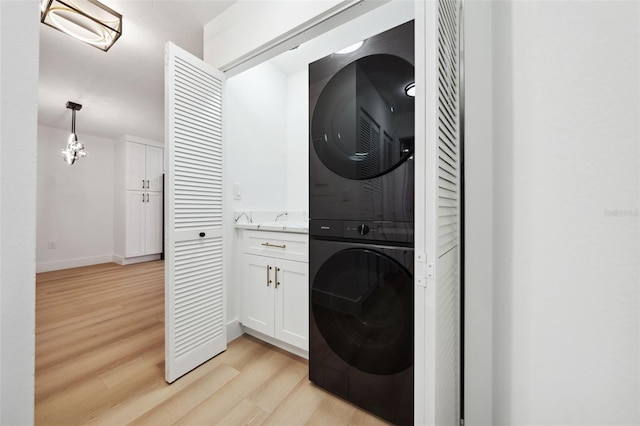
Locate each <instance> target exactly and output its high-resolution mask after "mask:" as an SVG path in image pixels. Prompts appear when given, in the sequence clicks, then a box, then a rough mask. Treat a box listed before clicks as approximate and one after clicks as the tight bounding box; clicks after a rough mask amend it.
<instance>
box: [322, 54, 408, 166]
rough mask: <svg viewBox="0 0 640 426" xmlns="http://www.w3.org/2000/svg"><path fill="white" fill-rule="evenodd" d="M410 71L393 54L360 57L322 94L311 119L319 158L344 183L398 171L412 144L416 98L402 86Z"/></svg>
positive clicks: (334, 78)
mask: <svg viewBox="0 0 640 426" xmlns="http://www.w3.org/2000/svg"><path fill="white" fill-rule="evenodd" d="M413 81H414V68H413V65H411V64H410V63H409V62H407V61H405V60H404V59H402V58H399V57H397V56H393V55H386V54H378V55H370V56H365V57H363V58H360V59H358V60H356V61H354V62H352V63H350V64H349V65H347V66H345V67H344V68H342V69H341V70H340V71H338V72H337V73H336V74H335V75H334V76H333V77H332V78H331V80H329V82H328V83H327V85H326V86H325V87H324V89H323V90H322V93H321V94H320V96H319V98H318V101H317V103H316V106H315V109H314V111H313V115H312V118H311V140H312V141H313V147H314V149H315V152H316V154H317V155H318V158H319V159H320V161H322V163H323V164H324V165H325V166H326V167H327V168H328V169H329V170H331V171H333V172H334V173H337V174H338V175H340V176H342V177H344V178H347V179H370V178H374V177H377V176H380V175H383V174H385V173H388V172H390V171H391V170H393V169H395V168H396V167H398V166H399V165H400V164H402V162H404V161H405V160H406V159H407V158H409V157H410V156H411V154H412V153H413V145H414V99H413V97H410V96H408V95H407V94H406V93H405V87H407V85H409V84H410V83H412V82H413Z"/></svg>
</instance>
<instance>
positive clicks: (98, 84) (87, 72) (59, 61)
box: [38, 0, 414, 141]
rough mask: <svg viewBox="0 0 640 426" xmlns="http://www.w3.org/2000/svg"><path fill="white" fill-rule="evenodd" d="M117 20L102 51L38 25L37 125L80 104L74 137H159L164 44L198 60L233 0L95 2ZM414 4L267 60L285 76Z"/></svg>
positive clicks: (57, 120) (55, 123) (395, 21)
mask: <svg viewBox="0 0 640 426" xmlns="http://www.w3.org/2000/svg"><path fill="white" fill-rule="evenodd" d="M102 1H103V2H104V3H105V4H106V5H107V6H109V7H111V8H112V9H114V10H116V11H117V12H119V13H121V14H122V15H123V24H122V28H123V31H122V36H121V37H120V39H119V40H118V41H116V43H115V44H114V45H113V47H111V49H110V50H109V51H108V52H103V51H102V50H99V49H97V48H95V47H92V46H89V45H88V44H84V43H82V42H80V41H78V40H75V39H73V38H71V37H69V36H67V35H66V34H64V33H62V32H60V31H57V30H55V29H53V28H50V27H48V26H46V25H40V82H39V105H38V123H39V124H40V125H44V126H49V127H55V128H60V129H64V130H68V131H70V130H71V110H69V109H67V108H66V103H67V101H73V102H76V103H80V104H82V105H83V108H82V110H81V111H79V112H78V113H77V116H76V132H77V133H78V136H79V138H80V140H81V141H82V135H83V134H90V135H94V136H100V137H104V138H108V139H117V138H119V137H121V136H123V135H125V134H128V135H134V136H138V137H142V138H146V139H152V140H156V141H163V140H164V45H165V43H166V42H167V41H172V42H174V43H175V44H177V45H178V46H180V47H181V48H183V49H185V50H187V51H189V52H191V53H192V54H194V55H195V56H197V57H200V58H202V49H203V26H204V25H205V24H206V23H208V22H209V21H211V20H212V19H213V18H214V17H216V16H217V15H219V14H220V13H221V12H223V11H224V10H225V9H227V8H228V7H229V6H231V5H232V4H233V3H235V2H236V1H237V0H224V1H223V0H208V1H192V0H138V1H132V0H102ZM413 14H414V10H413V2H406V1H397V2H391V3H389V4H387V6H386V7H378V8H377V9H375V10H373V11H371V12H369V13H367V14H366V15H363V16H362V17H360V18H357V19H354V20H352V21H350V22H349V23H347V24H344V25H341V26H339V27H337V28H334V29H333V30H330V31H327V32H326V33H324V34H323V35H321V36H319V37H316V38H314V39H312V40H309V41H307V42H305V43H303V44H302V45H300V46H299V47H298V48H296V49H293V50H290V51H287V52H285V53H283V54H281V55H279V56H277V57H275V58H272V59H271V63H272V64H273V65H275V66H276V67H277V68H279V69H280V70H281V71H282V72H283V73H285V74H292V73H295V72H299V71H301V70H303V69H305V68H306V67H307V64H309V63H310V62H312V61H315V60H316V59H319V58H321V57H323V56H325V55H328V54H330V53H331V52H335V51H337V50H339V49H341V48H343V47H345V46H348V45H350V44H353V43H355V42H356V41H359V40H362V39H365V38H367V37H370V36H372V35H374V34H377V33H379V32H382V31H385V30H386V29H389V28H391V27H392V26H395V25H399V24H400V23H402V22H406V21H407V20H410V19H413Z"/></svg>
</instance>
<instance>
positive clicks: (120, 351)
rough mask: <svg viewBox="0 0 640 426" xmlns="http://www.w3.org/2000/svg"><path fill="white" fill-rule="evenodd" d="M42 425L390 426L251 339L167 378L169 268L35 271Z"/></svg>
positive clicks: (295, 361) (298, 362)
mask: <svg viewBox="0 0 640 426" xmlns="http://www.w3.org/2000/svg"><path fill="white" fill-rule="evenodd" d="M36 282H37V284H36V377H35V382H36V386H35V418H36V424H37V425H75V424H102V425H125V424H140V425H169V424H180V425H212V424H220V425H240V424H276V425H296V424H320V425H346V424H367V425H378V424H384V423H383V422H382V421H381V420H380V419H378V418H376V417H374V416H372V415H370V414H368V413H366V412H364V411H362V410H360V409H359V408H357V407H355V406H353V405H351V404H349V403H347V402H345V401H343V400H341V399H339V398H337V397H334V396H333V395H331V394H329V393H327V392H325V391H323V390H321V389H319V388H317V387H316V386H314V385H312V384H311V383H310V382H309V380H308V371H307V370H308V364H307V361H306V360H304V359H302V358H299V357H297V356H294V355H291V354H289V353H287V352H285V351H282V350H280V349H277V348H274V347H273V346H270V345H268V344H266V343H263V342H261V341H259V340H256V339H253V338H251V337H247V336H243V337H240V338H239V339H236V340H235V341H233V342H231V343H230V344H229V347H228V349H227V351H226V352H224V353H223V354H221V355H219V356H217V357H215V358H214V359H212V360H211V361H209V362H207V363H205V364H203V365H202V366H200V367H198V368H197V369H196V370H194V371H192V372H190V373H189V374H187V375H186V376H184V377H182V378H180V379H179V380H177V381H176V382H175V383H173V384H172V385H168V384H167V383H166V382H165V381H164V265H163V262H162V261H157V262H148V263H143V264H138V265H130V266H119V265H116V264H104V265H95V266H88V267H83V268H74V269H67V270H63V271H54V272H46V273H42V274H38V276H37V279H36Z"/></svg>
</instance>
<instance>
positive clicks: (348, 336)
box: [311, 249, 413, 375]
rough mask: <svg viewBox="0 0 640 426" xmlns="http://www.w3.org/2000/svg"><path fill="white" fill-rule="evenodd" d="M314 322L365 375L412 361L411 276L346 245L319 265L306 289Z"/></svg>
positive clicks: (385, 372)
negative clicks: (309, 290) (309, 294)
mask: <svg viewBox="0 0 640 426" xmlns="http://www.w3.org/2000/svg"><path fill="white" fill-rule="evenodd" d="M311 309H312V312H313V316H314V320H315V323H316V326H317V327H318V329H319V331H320V334H322V337H323V338H324V339H325V341H326V342H327V344H328V346H329V347H330V348H331V350H332V351H333V352H334V353H335V354H336V355H338V356H339V357H340V358H341V359H342V360H343V361H345V362H346V363H348V364H349V365H352V366H354V367H356V368H358V369H359V370H362V371H364V372H367V373H371V374H378V375H388V374H395V373H398V372H401V371H403V370H405V369H407V368H409V367H410V366H411V365H412V363H413V280H412V279H411V276H410V275H409V272H408V271H407V270H406V269H405V268H404V267H402V266H401V265H400V264H399V263H397V262H396V261H394V260H393V259H391V258H389V257H387V256H385V255H383V254H381V253H378V252H375V251H373V250H368V249H347V250H343V251H341V252H338V253H336V254H334V255H333V256H332V257H331V258H329V259H328V260H327V261H326V262H325V263H323V264H322V266H321V267H320V269H319V270H318V273H317V274H316V276H315V278H314V281H313V284H312V287H311Z"/></svg>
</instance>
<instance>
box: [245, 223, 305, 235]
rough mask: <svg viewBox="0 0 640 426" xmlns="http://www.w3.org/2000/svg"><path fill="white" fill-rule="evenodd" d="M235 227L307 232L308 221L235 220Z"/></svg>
mask: <svg viewBox="0 0 640 426" xmlns="http://www.w3.org/2000/svg"><path fill="white" fill-rule="evenodd" d="M236 228H240V229H251V230H254V231H272V232H274V231H275V232H296V233H298V234H308V233H309V223H308V222H290V221H282V222H253V223H249V222H236Z"/></svg>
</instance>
